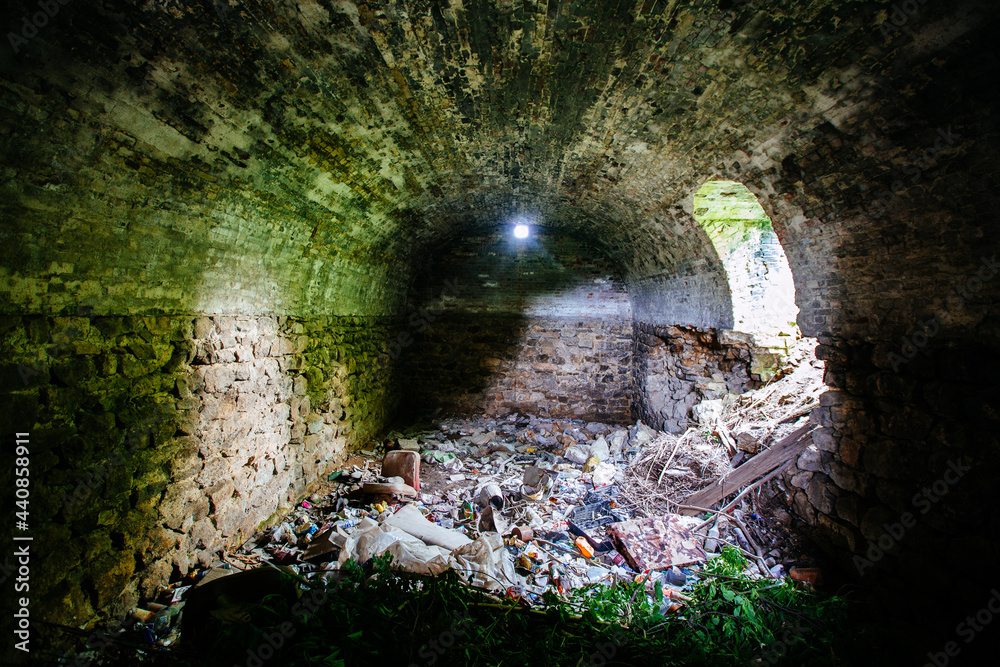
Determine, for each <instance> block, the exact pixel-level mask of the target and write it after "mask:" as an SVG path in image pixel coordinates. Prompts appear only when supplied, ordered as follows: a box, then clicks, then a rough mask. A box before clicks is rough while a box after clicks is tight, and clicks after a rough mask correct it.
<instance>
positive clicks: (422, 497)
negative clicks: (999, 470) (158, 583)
mask: <svg viewBox="0 0 1000 667" xmlns="http://www.w3.org/2000/svg"><path fill="white" fill-rule="evenodd" d="M804 362H805V363H801V364H799V366H797V367H793V368H792V369H791V371H790V372H787V373H785V374H784V376H778V377H777V378H776V379H775V381H774V382H772V383H771V384H769V385H767V386H765V387H763V388H762V389H760V390H757V392H755V393H751V394H745V395H744V396H742V397H734V398H732V399H729V400H723V401H721V402H720V405H719V406H715V405H708V406H700V407H701V409H700V410H699V411H698V412H699V414H700V415H701V416H702V418H703V421H702V423H700V424H698V425H696V426H694V427H692V428H691V429H689V430H688V431H687V432H686V433H684V434H681V435H676V434H668V433H661V432H657V431H656V430H654V429H652V428H649V427H648V426H646V425H644V424H642V423H641V422H637V423H636V424H634V425H632V426H629V427H627V428H625V427H622V426H620V425H612V424H603V423H596V422H584V421H578V420H569V419H563V420H554V419H547V418H544V417H539V416H535V415H527V414H512V415H508V416H505V417H500V418H496V417H488V416H476V417H470V418H466V419H460V418H448V419H441V420H438V421H436V422H434V423H433V424H431V425H430V426H427V427H424V428H415V429H411V430H409V431H407V432H394V433H390V434H389V435H388V436H387V437H386V439H385V440H384V441H383V442H380V443H375V444H374V445H373V446H372V448H371V449H367V450H362V451H361V452H359V453H358V455H355V456H352V457H351V458H350V459H348V460H347V461H346V462H345V464H344V465H343V467H342V468H341V469H339V470H335V471H333V472H332V473H331V474H330V475H329V477H328V479H327V480H326V483H325V484H324V485H323V486H322V487H321V488H320V489H319V490H318V491H317V492H316V493H314V494H313V495H312V496H310V497H309V498H308V499H307V500H305V501H303V502H301V503H300V504H299V505H297V506H296V507H295V508H294V510H293V511H292V512H291V513H289V514H288V515H287V516H285V517H284V518H283V519H282V520H281V521H280V522H279V523H278V524H277V525H275V526H273V527H272V528H270V529H268V530H266V531H262V532H261V533H259V534H258V535H256V536H255V537H254V538H252V539H251V540H249V541H248V542H247V543H246V544H245V545H243V547H242V548H241V549H240V550H239V551H237V552H235V553H224V554H221V556H220V558H219V560H218V562H216V563H215V566H214V567H212V568H210V569H208V570H202V571H199V572H193V573H191V574H189V575H188V576H187V577H185V578H184V579H183V580H181V581H178V582H174V583H173V584H171V585H170V586H169V587H167V588H166V589H164V590H163V591H162V592H161V594H160V595H159V596H158V598H157V599H156V600H154V601H146V602H145V603H143V605H142V606H141V607H140V608H138V609H136V610H135V611H134V612H133V614H132V616H131V618H130V619H129V621H128V623H127V625H130V626H131V630H132V631H133V632H135V631H138V632H140V633H142V637H143V640H144V641H145V642H147V643H148V644H149V645H155V646H159V647H168V646H171V645H173V644H175V643H177V641H178V639H179V638H180V636H181V634H182V633H181V632H180V630H181V622H180V621H181V618H182V614H181V612H182V610H185V605H188V609H186V610H185V613H186V616H187V618H188V619H191V618H202V617H204V616H205V613H206V610H205V609H204V606H205V604H206V603H205V601H206V600H218V599H226V600H229V601H231V600H233V599H239V598H240V595H241V594H242V593H243V592H244V591H245V590H247V585H246V584H245V583H244V582H243V581H237V580H242V579H243V578H245V577H250V578H258V579H263V578H267V577H268V576H269V575H270V576H273V575H274V574H275V573H276V572H278V569H280V570H283V571H284V572H286V573H289V574H292V575H293V576H295V577H298V578H301V579H304V580H316V579H319V580H326V581H332V580H336V579H338V578H339V576H340V575H341V571H342V570H343V568H344V566H345V564H346V563H347V562H348V561H355V562H357V563H362V564H363V563H366V562H369V561H370V560H371V559H373V558H375V557H380V556H385V555H386V554H388V555H391V557H392V567H394V568H397V569H400V570H404V571H409V572H414V573H418V574H423V575H438V574H441V573H442V572H444V571H445V570H449V569H451V570H454V571H455V572H456V573H457V574H458V575H459V576H460V577H461V578H462V579H464V580H465V581H466V582H467V583H468V584H469V585H471V586H475V587H477V588H479V589H481V590H484V591H488V592H490V593H493V594H495V595H498V596H503V597H507V598H515V599H517V600H519V601H520V602H521V603H522V604H524V605H527V606H533V605H536V604H541V603H542V595H543V594H544V593H545V592H546V591H553V592H555V593H556V594H559V595H563V594H566V593H567V592H569V591H571V590H573V589H578V588H581V587H584V586H587V585H591V584H611V583H613V582H615V581H644V582H645V583H646V585H647V587H648V588H649V590H650V591H652V590H653V587H654V586H655V585H657V584H660V585H661V587H662V590H664V591H666V593H667V594H666V595H665V597H663V598H662V600H663V602H662V605H663V608H664V611H670V610H675V609H678V608H680V607H681V606H683V605H684V603H685V599H686V598H685V593H684V591H685V589H686V588H689V587H690V586H691V585H692V583H693V582H694V581H696V580H697V578H698V573H699V571H700V568H701V565H702V564H703V563H704V562H705V561H706V559H707V558H709V557H710V556H711V555H712V554H713V553H717V552H719V551H720V550H721V548H722V547H723V546H724V545H731V546H733V547H735V548H737V549H739V550H740V551H741V552H742V553H743V554H744V555H745V556H746V557H747V558H748V563H749V565H748V569H747V572H746V574H747V575H748V576H750V577H783V576H784V575H785V574H786V567H788V568H789V569H788V573H789V574H790V575H792V577H793V578H797V579H800V580H802V581H806V582H808V583H816V577H817V576H818V573H817V571H816V570H814V569H811V568H801V567H800V568H795V567H791V564H792V563H794V562H801V555H802V553H801V552H799V551H798V549H799V545H798V544H797V540H796V539H795V536H794V534H793V533H790V532H789V531H787V530H786V529H787V527H788V526H789V524H790V523H791V521H792V519H791V516H790V515H789V514H788V513H787V512H785V511H784V510H783V509H781V508H780V507H778V506H777V504H776V503H771V502H768V499H767V497H766V496H764V497H759V498H756V499H755V498H754V496H746V497H744V496H745V494H743V493H740V494H739V495H738V496H737V498H736V500H734V501H729V504H728V505H722V500H723V498H724V497H729V496H731V494H732V493H734V492H735V491H737V490H739V488H740V487H736V488H734V487H733V486H732V485H729V484H722V485H721V486H722V487H723V489H722V490H720V491H719V492H718V494H716V495H714V496H713V495H712V493H713V484H714V485H717V486H718V485H720V483H721V482H722V480H724V479H725V480H727V481H728V479H730V478H733V474H734V473H736V476H737V477H738V476H739V474H740V473H742V472H744V471H748V470H751V469H754V468H756V470H757V472H755V473H754V475H753V476H747V475H743V480H744V481H743V484H744V485H748V484H749V483H750V482H751V481H753V482H754V484H753V485H754V486H757V485H758V484H759V483H760V482H761V481H766V480H767V479H770V478H772V477H773V476H774V475H775V473H776V472H777V471H780V466H781V465H784V464H785V462H786V461H787V460H788V456H787V455H786V452H787V451H790V449H789V448H790V447H794V446H797V445H796V442H797V441H798V440H800V439H801V437H802V435H803V434H804V433H806V432H807V431H808V430H809V429H810V428H811V427H810V426H809V424H808V421H809V418H808V413H809V411H810V410H811V409H812V407H814V406H815V404H816V403H818V395H819V393H820V392H819V389H818V387H822V382H821V379H820V380H818V381H817V379H816V378H817V376H819V377H820V378H821V369H820V368H819V367H818V366H815V365H814V364H811V363H809V359H808V358H805V359H804ZM734 429H738V432H737V433H736V434H734V433H733V430H734ZM747 434H749V435H747ZM751 435H752V436H753V438H754V443H755V445H756V446H754V447H751V446H749V444H748V443H749V442H750V436H751ZM789 443H790V444H789ZM769 458H770V459H774V460H773V461H771V462H770V464H769V465H764V464H765V463H767V462H768V459H769ZM741 463H742V464H743V465H739V464H741ZM764 473H769V474H768V476H767V477H765V478H764V479H763V480H761V479H760V478H761V477H762V476H764ZM754 480H756V481H754ZM699 497H701V498H703V499H705V498H707V500H703V503H704V505H703V506H698V504H697V503H695V506H693V507H692V506H691V505H688V504H686V503H690V502H691V499H692V498H694V499H697V498H699ZM718 505H722V506H721V507H719V509H711V507H712V506H718ZM696 515H697V516H696ZM235 574H239V576H238V577H233V576H232V575H235ZM230 577H232V578H230ZM223 581H225V582H226V585H228V586H229V587H230V588H231V589H232V590H227V591H226V592H225V593H224V594H220V593H219V592H218V591H219V590H221V588H220V587H221V586H222V585H223ZM267 583H268V586H271V587H272V588H273V587H274V586H276V585H278V584H277V582H276V581H268V582H267ZM251 588H252V587H251ZM213 591H214V592H213ZM251 597H252V595H251ZM249 603H250V601H249V600H248V601H247V604H249ZM192 605H194V606H195V607H196V608H192ZM213 613H215V612H213ZM227 613H228V612H227ZM216 615H217V614H216ZM201 625H203V623H200V622H190V623H186V624H185V627H186V628H189V629H188V630H186V631H187V633H188V634H192V633H194V632H196V631H195V630H194V629H190V628H197V627H199V626H201ZM119 631H121V630H119ZM189 639H190V637H188V636H185V641H184V644H185V645H187V644H188V642H189Z"/></svg>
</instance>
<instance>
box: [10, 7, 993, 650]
mask: <svg viewBox="0 0 1000 667" xmlns="http://www.w3.org/2000/svg"><path fill="white" fill-rule="evenodd" d="M43 5H44V6H43ZM0 26H3V27H4V28H5V29H6V30H5V38H4V40H3V41H4V43H3V44H0V87H2V96H0V151H2V155H3V159H2V164H0V169H2V178H0V221H2V223H0V295H2V301H0V352H2V360H0V362H2V365H0V419H2V420H3V423H4V429H3V431H4V437H5V438H7V439H8V440H9V441H14V440H15V437H17V438H20V437H21V436H20V435H18V434H30V443H31V444H30V451H31V455H30V466H31V467H30V475H31V483H32V486H31V508H32V509H31V512H32V514H31V516H32V521H31V535H32V537H33V545H34V547H33V548H34V553H35V554H36V556H35V559H34V560H33V561H32V579H31V597H32V608H33V610H34V613H35V614H36V616H37V617H40V618H44V619H46V620H48V621H51V622H53V623H60V624H64V625H68V626H81V625H86V624H88V623H92V622H94V620H95V619H98V618H107V617H113V616H116V615H121V614H123V613H125V612H126V611H127V610H128V609H129V608H131V607H133V606H134V605H135V604H136V602H137V601H138V600H139V599H140V598H141V597H143V596H146V595H150V594H151V593H152V592H153V591H155V590H156V589H157V587H158V586H162V585H163V584H164V583H165V582H166V581H168V580H170V578H171V577H176V576H177V575H178V574H179V573H180V574H183V573H186V572H188V571H189V570H190V569H192V568H195V567H197V566H198V565H199V564H201V565H204V564H207V563H210V562H211V561H212V560H213V558H214V555H215V554H217V553H219V552H220V551H221V550H225V549H232V548H235V547H236V546H238V545H239V544H242V543H243V542H244V541H245V540H246V539H248V538H249V537H250V536H251V535H253V534H254V533H255V532H256V531H257V530H258V529H260V528H261V527H263V526H267V525H269V523H273V521H274V520H275V518H276V517H278V516H280V515H281V514H282V513H283V512H284V511H286V510H287V508H288V507H290V506H292V505H293V504H294V503H296V502H298V501H299V500H301V499H302V498H303V497H305V496H306V495H307V494H308V493H309V492H310V489H312V488H313V487H314V486H315V484H316V483H317V482H319V481H321V480H322V479H324V478H325V476H326V475H327V473H328V472H329V471H330V470H332V469H333V468H334V467H335V466H336V465H337V464H338V462H339V461H342V460H343V459H344V458H345V457H346V456H347V455H349V454H350V453H352V452H356V451H357V450H359V449H361V448H363V447H365V446H366V445H367V443H369V442H371V441H372V440H373V439H375V438H377V437H380V436H381V435H383V434H384V433H386V431H387V430H388V429H390V428H391V427H392V426H393V425H398V424H400V423H407V422H411V421H413V420H416V419H420V418H423V417H425V416H426V415H429V414H439V413H442V412H443V413H446V414H447V413H449V412H455V413H465V414H471V413H485V414H490V415H504V414H509V413H513V412H526V413H527V412H530V413H533V414H539V415H544V416H547V417H555V418H578V419H585V420H593V421H606V422H610V423H627V424H631V423H634V421H635V420H636V419H641V420H642V421H643V422H644V423H646V424H648V425H651V426H653V427H654V428H657V429H661V430H664V431H669V432H680V431H683V430H684V429H685V428H686V427H687V425H688V423H689V420H690V419H691V412H690V410H691V408H692V406H693V405H694V404H695V403H696V402H698V401H701V400H703V399H708V398H714V397H717V396H722V395H724V394H728V393H741V392H742V391H744V390H746V389H747V388H749V387H752V386H759V385H760V384H762V383H766V382H767V381H768V379H769V377H770V376H771V374H773V371H774V368H775V364H776V363H778V362H777V361H776V359H780V357H781V354H782V350H784V352H785V353H787V350H788V347H789V345H790V344H791V343H792V342H794V341H795V340H796V339H797V338H799V337H803V336H804V337H808V338H810V339H815V340H816V342H817V343H818V347H817V348H816V354H817V357H818V358H819V359H820V360H822V361H823V362H825V368H826V370H825V376H824V381H825V383H826V385H827V387H828V390H827V391H826V393H824V395H823V396H822V399H821V404H820V407H819V408H818V409H817V410H816V412H815V415H814V419H815V420H816V421H817V423H818V425H819V427H820V428H818V430H816V431H815V432H814V433H813V435H812V438H813V444H814V448H813V449H814V452H815V455H814V456H811V457H810V459H809V461H810V462H809V464H808V465H809V467H808V469H801V468H800V467H797V466H800V465H805V464H800V463H795V464H793V466H792V468H791V469H790V470H789V473H788V477H789V479H790V478H791V477H793V476H795V475H797V477H796V479H797V480H798V482H797V483H798V484H800V486H793V485H791V484H789V485H788V486H789V489H790V490H789V493H788V501H789V507H790V511H792V512H793V513H794V514H795V516H796V517H797V520H799V521H800V522H801V524H802V525H803V526H805V527H806V528H807V529H808V530H809V531H810V533H811V534H812V535H813V536H814V538H815V539H816V540H817V542H818V543H819V544H820V545H821V546H822V548H823V549H824V550H825V551H826V552H827V553H828V554H829V556H830V558H831V559H833V560H834V561H836V562H837V563H839V564H840V565H841V566H842V567H843V569H844V571H845V572H848V573H850V575H851V576H852V577H853V578H854V579H856V580H857V582H859V584H860V585H861V586H864V587H866V588H868V589H871V590H874V591H876V592H877V598H878V599H879V600H880V604H882V605H884V606H885V607H886V609H888V610H889V611H887V612H886V618H889V619H891V620H890V621H887V622H888V623H890V624H891V625H892V627H893V628H896V629H898V632H899V636H900V637H901V639H900V641H901V642H903V644H904V645H905V646H906V647H907V650H910V651H911V652H912V654H913V655H915V656H917V657H918V658H920V657H922V656H924V654H925V653H926V652H927V651H929V650H939V649H937V648H936V647H939V646H941V645H943V643H944V642H946V641H949V640H950V639H954V629H955V626H956V624H957V623H959V622H961V621H962V619H963V618H965V617H966V616H967V615H968V614H970V613H973V614H974V613H975V612H976V610H978V609H979V608H980V607H982V606H983V604H985V601H986V600H987V599H988V598H989V596H990V594H991V593H990V590H991V586H993V585H995V579H996V576H995V573H994V572H993V571H992V569H991V566H988V565H986V563H985V561H988V560H989V559H988V558H985V559H984V558H983V556H984V555H989V554H993V553H996V551H995V550H996V547H997V544H998V539H997V535H998V530H1000V525H998V519H997V513H996V512H995V511H993V510H992V507H993V506H994V505H995V502H993V496H992V491H993V489H994V488H995V478H996V471H997V464H998V455H1000V443H998V440H997V426H998V419H1000V418H998V413H997V409H998V408H997V405H998V397H1000V384H998V380H997V374H996V372H995V371H996V368H995V367H996V359H997V352H998V348H1000V330H998V321H1000V320H998V311H997V297H998V294H1000V288H998V281H997V280H996V263H995V262H996V260H995V253H996V249H997V246H998V242H1000V237H998V234H997V225H996V224H995V221H994V217H995V211H996V192H997V188H998V183H997V175H998V168H997V166H996V160H995V156H996V154H997V149H998V148H1000V146H998V133H997V124H996V106H997V105H996V103H997V88H996V86H995V85H994V83H993V82H995V81H996V80H997V78H998V74H1000V72H998V69H1000V68H998V62H997V58H996V55H995V47H994V44H993V43H994V41H995V39H994V35H995V32H996V27H997V9H996V7H994V6H992V5H990V4H989V3H982V2H974V1H960V2H952V3H933V2H919V3H918V2H907V3H896V4H894V3H892V2H890V1H889V0H876V1H873V2H832V1H829V0H812V1H810V2H805V3H803V2H793V1H792V0H750V1H749V2H713V1H710V0H691V1H679V0H641V1H637V2H634V3H618V2H603V1H602V2H596V3H564V2H554V1H553V2H548V3H535V2H523V3H521V2H517V3H515V2H505V1H497V2H487V1H476V2H467V3H456V2H437V1H430V2H385V3H382V2H372V3H367V4H366V3H353V2H350V1H347V0H342V1H335V2H327V1H326V0H316V1H312V0H303V1H301V2H282V3H262V2H256V1H253V0H216V1H215V2H184V3H180V2H174V1H172V0H162V1H160V0H157V1H155V2H146V3H130V2H120V1H115V0H105V1H104V2H91V1H90V0H75V1H74V2H65V3H64V2H62V0H59V1H58V2H55V1H53V2H49V3H45V2H42V3H33V2H25V1H22V0H16V1H14V2H9V3H6V4H5V6H4V8H3V9H2V10H0ZM518 224H524V225H526V226H527V227H528V235H527V237H526V238H517V237H515V235H514V233H513V232H514V226H515V225H518ZM692 356H693V357H697V358H698V359H700V360H701V361H699V363H700V364H701V366H699V368H698V369H697V372H694V371H692V378H693V377H694V376H696V375H697V376H699V377H700V374H704V375H705V377H706V378H707V379H705V380H702V379H690V378H687V379H686V378H685V377H682V376H681V375H680V374H678V373H674V374H673V375H671V372H672V371H670V369H671V368H676V367H677V364H678V363H682V362H683V360H684V359H687V358H689V357H692ZM677 360H682V361H677ZM683 363H686V362H683ZM706 369H707V370H706ZM12 447H13V446H12ZM956 469H958V470H961V474H960V475H959V477H958V478H955V477H954V474H955V473H954V470H956ZM949 471H952V472H949ZM800 473H801V474H800ZM946 474H947V475H949V477H947V479H948V480H950V481H949V482H948V483H946V484H944V493H942V492H941V488H940V487H941V480H943V479H946V477H945V475H946ZM3 475H4V480H5V483H4V486H5V487H6V488H9V489H11V490H13V489H14V488H15V482H14V473H13V468H12V467H11V466H10V465H6V464H5V467H4V473H3ZM936 483H937V484H938V486H937V487H935V484H936ZM935 488H937V492H935ZM922 494H923V495H922ZM925 508H926V511H925ZM904 516H910V517H911V518H913V519H914V524H913V525H912V526H909V525H907V527H906V531H905V535H903V536H901V537H899V538H895V537H894V538H893V539H892V540H889V542H890V543H891V544H889V545H888V547H886V540H885V539H884V536H885V535H886V532H887V531H888V530H889V528H887V526H888V527H892V526H894V525H896V524H897V523H899V522H900V521H901V520H902V519H901V517H904ZM13 520H14V519H13V518H9V519H7V521H8V522H13ZM3 530H4V531H5V535H4V536H5V538H7V537H8V536H10V535H14V534H15V533H16V529H15V527H14V525H13V523H11V524H10V525H8V526H5V527H4V529H3ZM880 539H882V542H880ZM880 544H881V546H879V545H880ZM941 571H946V572H948V573H949V574H948V577H949V578H950V579H952V580H960V581H963V582H964V584H963V585H961V586H954V587H947V588H946V589H945V590H939V591H937V593H936V602H935V603H934V604H933V605H931V606H932V607H933V609H932V610H928V604H927V598H926V590H925V583H926V581H927V576H928V574H927V573H928V572H941ZM5 595H6V593H5ZM12 595H13V594H12ZM8 603H9V604H11V605H12V604H14V602H13V601H12V598H10V597H5V604H8ZM928 627H930V628H931V629H932V631H931V632H927V631H926V628H928ZM914 628H919V630H915V629H914ZM995 629H996V628H994V630H995ZM985 632H986V631H985V630H984V634H985Z"/></svg>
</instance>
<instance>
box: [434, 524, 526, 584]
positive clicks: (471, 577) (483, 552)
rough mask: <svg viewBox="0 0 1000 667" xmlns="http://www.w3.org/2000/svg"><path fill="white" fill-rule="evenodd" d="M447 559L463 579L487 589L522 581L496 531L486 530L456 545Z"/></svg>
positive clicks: (522, 582)
mask: <svg viewBox="0 0 1000 667" xmlns="http://www.w3.org/2000/svg"><path fill="white" fill-rule="evenodd" d="M448 562H449V564H450V565H451V566H452V567H453V568H454V569H455V570H456V571H457V572H458V574H459V576H461V577H462V578H463V579H465V580H466V581H468V582H469V583H470V584H472V585H473V586H478V587H480V588H485V589H487V590H491V591H496V590H500V591H503V590H506V589H507V587H508V586H523V585H524V583H525V582H524V580H523V579H522V578H521V577H520V576H518V575H517V573H515V572H514V563H513V562H512V561H511V558H510V556H509V554H508V553H507V550H506V549H505V548H504V543H503V538H501V537H500V535H499V534H498V533H485V534H483V535H480V536H479V538H478V539H477V540H475V541H474V542H472V543H471V544H466V545H465V546H462V547H459V548H458V549H455V550H454V551H452V552H451V557H450V558H449V559H448Z"/></svg>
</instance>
